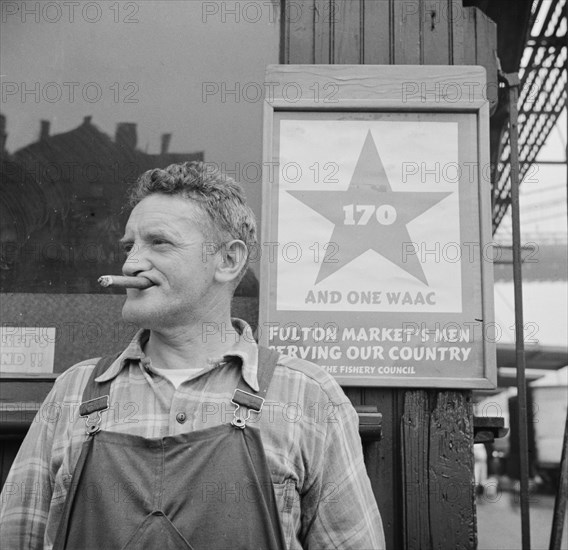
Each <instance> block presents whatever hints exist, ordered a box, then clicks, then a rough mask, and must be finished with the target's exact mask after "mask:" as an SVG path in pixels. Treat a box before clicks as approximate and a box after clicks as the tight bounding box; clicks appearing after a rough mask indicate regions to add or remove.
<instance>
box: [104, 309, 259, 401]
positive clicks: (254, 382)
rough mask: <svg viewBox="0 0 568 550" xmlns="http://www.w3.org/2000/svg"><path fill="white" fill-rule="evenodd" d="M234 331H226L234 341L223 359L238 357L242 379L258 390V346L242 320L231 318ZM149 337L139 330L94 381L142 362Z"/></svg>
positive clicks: (147, 332)
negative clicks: (135, 362)
mask: <svg viewBox="0 0 568 550" xmlns="http://www.w3.org/2000/svg"><path fill="white" fill-rule="evenodd" d="M231 322H232V323H233V327H234V329H235V332H234V333H233V332H227V337H228V338H233V334H234V343H233V344H232V345H231V348H230V349H229V351H228V352H227V353H226V354H225V356H224V358H223V359H225V360H226V359H230V358H231V357H238V358H239V359H240V361H239V363H241V365H242V367H241V368H242V373H241V374H242V376H243V378H244V381H245V382H246V383H247V384H248V385H249V386H250V387H251V388H252V389H253V390H254V391H259V385H258V346H257V344H256V341H255V339H254V335H253V333H252V329H251V328H250V326H249V325H248V324H247V323H246V322H245V321H243V320H241V319H237V318H233V319H231ZM149 337H150V331H149V330H147V329H141V330H139V331H138V332H137V333H136V334H135V336H134V338H133V339H132V341H131V342H130V344H128V346H127V347H126V349H125V350H124V351H123V352H122V353H121V354H120V355H119V356H118V357H117V358H116V360H115V361H114V362H113V363H112V365H111V366H110V367H109V368H108V369H107V370H106V371H105V372H103V374H101V375H100V376H97V378H95V382H107V381H108V380H112V379H113V378H115V377H116V376H118V374H119V373H120V372H121V371H122V369H123V368H124V367H125V366H126V365H128V364H129V362H130V361H140V362H141V363H142V364H144V362H145V361H147V360H148V359H147V358H146V356H145V354H144V351H143V347H144V345H145V344H146V342H147V341H148V338H149Z"/></svg>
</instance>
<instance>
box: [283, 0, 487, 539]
mask: <svg viewBox="0 0 568 550" xmlns="http://www.w3.org/2000/svg"><path fill="white" fill-rule="evenodd" d="M299 5H300V4H298V3H294V2H287V1H286V0H283V14H282V21H283V24H282V29H283V37H282V45H283V51H282V55H281V59H282V61H283V63H291V64H296V63H307V64H312V63H317V64H328V63H331V64H345V63H354V64H438V65H439V64H447V65H452V64H463V63H480V61H481V63H483V59H491V60H492V59H493V50H494V49H496V43H495V44H493V43H491V41H496V37H495V34H494V33H493V32H492V30H491V32H489V33H485V34H484V36H489V38H490V40H489V44H487V49H488V50H491V55H489V54H488V55H485V53H484V52H481V53H479V52H480V49H482V48H483V46H482V44H484V43H485V42H484V41H483V40H476V32H477V30H476V29H482V30H483V29H485V30H486V29H487V25H489V26H490V25H491V24H492V22H490V20H488V22H487V25H484V24H479V22H477V21H476V23H475V24H471V22H470V23H469V24H468V25H467V26H466V31H467V32H464V17H468V16H470V14H471V8H470V9H463V8H461V4H460V3H459V2H458V3H456V2H455V1H452V0H440V1H438V2H426V1H423V0H415V1H405V2H398V1H396V0H385V1H364V0H303V1H302V2H301V7H302V9H301V10H298V6H299ZM460 8H461V12H460ZM476 17H479V18H484V17H485V16H483V15H482V14H481V12H479V13H477V14H476ZM464 51H467V52H470V53H468V59H467V60H466V59H465V56H464ZM472 51H474V52H476V53H475V55H472V54H471V52H472ZM492 72H494V71H493V68H492ZM495 77H496V75H495ZM490 78H491V77H490ZM490 83H491V84H493V82H490ZM494 84H495V89H496V82H495V83H494ZM487 137H489V136H487ZM346 393H347V395H348V396H349V398H350V399H351V401H352V402H353V404H354V405H376V406H377V407H378V410H379V412H381V413H382V415H383V424H382V426H383V438H382V440H381V441H380V442H379V443H372V444H370V445H368V446H367V448H366V456H365V459H366V464H367V471H368V473H369V476H370V477H371V482H372V484H373V489H374V491H375V495H376V497H377V501H378V503H379V508H380V510H381V514H382V517H383V522H384V527H385V536H386V540H387V547H388V548H389V549H392V550H395V549H396V550H398V549H399V548H407V549H411V548H416V549H419V550H426V549H429V548H439V549H443V548H452V549H465V548H475V547H476V522H475V499H474V484H473V439H474V432H473V411H472V403H471V391H446V390H444V391H438V390H416V391H414V390H413V391H409V390H405V389H381V388H346Z"/></svg>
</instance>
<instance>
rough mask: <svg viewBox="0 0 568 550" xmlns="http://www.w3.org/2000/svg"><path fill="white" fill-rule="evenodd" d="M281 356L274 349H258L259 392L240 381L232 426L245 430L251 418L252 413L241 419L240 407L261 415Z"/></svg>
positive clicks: (235, 393) (235, 399) (234, 394)
mask: <svg viewBox="0 0 568 550" xmlns="http://www.w3.org/2000/svg"><path fill="white" fill-rule="evenodd" d="M279 357H280V354H279V353H278V352H277V351H276V350H273V349H269V348H265V347H264V346H259V347H258V386H259V390H258V391H257V392H256V391H254V390H253V389H252V388H251V387H250V386H249V385H248V384H247V383H246V382H245V381H244V379H243V377H242V376H241V379H240V380H239V385H238V386H237V389H236V390H235V391H234V393H233V398H232V399H231V403H233V404H235V405H237V409H236V410H235V413H234V418H233V421H232V422H231V424H232V425H233V426H235V427H237V428H244V427H245V423H246V420H248V419H249V418H250V412H248V413H247V416H246V418H244V419H243V418H241V417H240V416H239V415H238V414H237V411H238V410H239V408H240V407H246V408H247V409H249V411H254V412H256V413H259V412H260V411H261V410H262V406H263V405H264V399H265V397H266V393H267V392H268V387H269V386H270V382H271V380H272V376H273V374H274V370H275V369H276V364H277V363H278V358H279Z"/></svg>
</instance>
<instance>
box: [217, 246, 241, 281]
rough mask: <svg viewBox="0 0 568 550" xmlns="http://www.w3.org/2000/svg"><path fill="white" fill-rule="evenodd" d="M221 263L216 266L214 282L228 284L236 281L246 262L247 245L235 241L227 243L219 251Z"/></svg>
mask: <svg viewBox="0 0 568 550" xmlns="http://www.w3.org/2000/svg"><path fill="white" fill-rule="evenodd" d="M219 253H220V254H221V261H220V262H219V263H218V264H217V270H216V271H215V280H216V281H217V282H219V283H229V282H231V281H234V280H235V279H237V277H238V276H239V275H240V273H241V271H242V269H243V267H244V265H245V263H246V261H247V255H248V250H247V245H246V244H245V243H244V242H243V241H241V240H239V239H235V240H233V241H229V242H227V243H225V244H223V246H222V247H221V249H220V250H219Z"/></svg>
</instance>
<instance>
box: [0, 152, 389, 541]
mask: <svg viewBox="0 0 568 550" xmlns="http://www.w3.org/2000/svg"><path fill="white" fill-rule="evenodd" d="M131 201H132V204H133V206H134V208H133V210H132V213H131V215H130V218H129V220H128V223H127V225H126V230H125V234H124V237H123V239H122V243H123V245H124V249H125V252H126V254H127V257H126V260H125V263H124V266H123V272H124V275H126V276H129V277H134V278H135V282H136V283H146V284H138V285H137V286H139V287H140V286H142V287H143V288H129V289H128V290H127V299H126V302H125V304H124V308H123V317H124V319H125V320H126V321H129V322H132V323H135V324H136V325H138V326H140V327H143V328H142V329H141V330H140V332H138V334H137V335H136V337H135V338H134V340H133V341H132V342H131V344H130V345H129V346H128V347H127V348H126V350H124V351H123V352H122V353H121V354H120V356H118V358H116V359H115V360H110V361H106V362H105V361H103V362H97V361H96V360H89V361H85V362H83V363H80V364H78V365H76V366H74V367H72V368H71V369H69V370H67V371H66V372H65V373H63V374H62V375H61V376H60V377H59V378H58V380H57V381H56V383H55V386H54V388H53V390H52V391H51V393H50V394H49V396H48V397H47V399H46V402H45V403H46V404H47V403H57V404H63V403H66V404H69V403H73V404H77V403H81V404H82V405H81V407H80V410H79V412H78V411H77V407H71V406H62V407H60V408H59V409H58V410H60V412H61V414H60V415H59V416H58V418H57V421H56V422H48V421H46V420H45V419H44V418H43V417H44V416H45V415H38V419H37V421H36V422H33V423H32V427H31V428H30V431H29V433H28V435H27V437H26V439H25V441H24V443H23V445H22V447H21V449H20V452H19V454H18V456H17V457H16V460H15V462H14V465H13V467H12V470H11V472H10V474H9V477H8V480H7V483H6V489H5V491H4V493H3V495H2V520H1V521H2V523H1V531H0V544H1V546H2V548H10V549H12V548H42V547H44V548H55V549H60V548H61V549H62V548H81V549H83V548H104V549H105V550H106V549H108V548H195V549H201V548H203V549H212V550H217V549H220V548H227V549H228V548H231V549H234V548H243V549H247V550H250V549H252V548H259V549H260V548H263V549H264V548H275V549H281V548H293V549H298V548H317V549H328V548H359V549H377V548H384V536H383V530H382V524H381V519H380V516H379V512H378V509H377V506H376V503H375V501H374V498H373V494H372V492H371V487H370V483H369V479H368V477H367V475H366V471H365V467H364V464H363V457H362V451H361V442H360V439H359V435H358V431H357V422H358V419H357V415H356V413H355V411H354V409H353V407H352V406H351V404H350V403H349V401H348V399H347V398H346V396H345V395H344V393H343V392H342V391H341V389H340V388H339V386H338V385H337V383H336V382H335V381H334V380H333V379H332V378H331V377H330V376H329V375H328V374H326V373H325V372H324V371H323V369H321V368H319V367H318V366H316V365H314V364H311V363H308V362H305V361H302V360H300V359H297V358H291V357H286V356H278V354H276V353H275V352H269V351H268V350H261V351H260V352H259V348H258V347H257V345H256V343H255V342H254V339H253V337H252V333H251V329H250V327H249V326H248V325H247V324H246V323H244V322H243V321H240V320H238V319H231V317H230V306H231V299H232V296H233V293H234V290H235V288H236V286H237V284H238V282H239V280H240V278H241V277H242V275H243V274H244V272H245V270H246V268H247V256H248V250H249V249H251V248H252V247H253V246H254V245H255V244H256V226H255V221H254V217H253V214H252V212H251V210H250V209H249V208H248V206H246V203H245V199H244V195H243V192H242V189H241V188H240V186H239V185H238V184H236V183H235V182H234V181H233V180H231V179H230V178H228V177H225V176H223V175H222V174H220V173H219V172H218V171H216V170H212V169H210V168H208V167H207V166H206V165H204V164H203V163H197V162H191V163H185V164H182V165H171V166H169V167H168V168H166V169H165V170H160V169H156V170H152V171H149V172H146V173H145V174H143V175H142V176H141V178H140V179H139V181H138V182H137V183H136V185H135V186H134V188H133V191H132V193H131ZM128 280H130V279H128ZM95 365H97V366H95ZM109 406H110V408H107V407H109ZM79 414H82V415H83V416H84V419H86V423H85V422H84V421H83V420H84V419H81V418H80V416H79Z"/></svg>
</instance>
